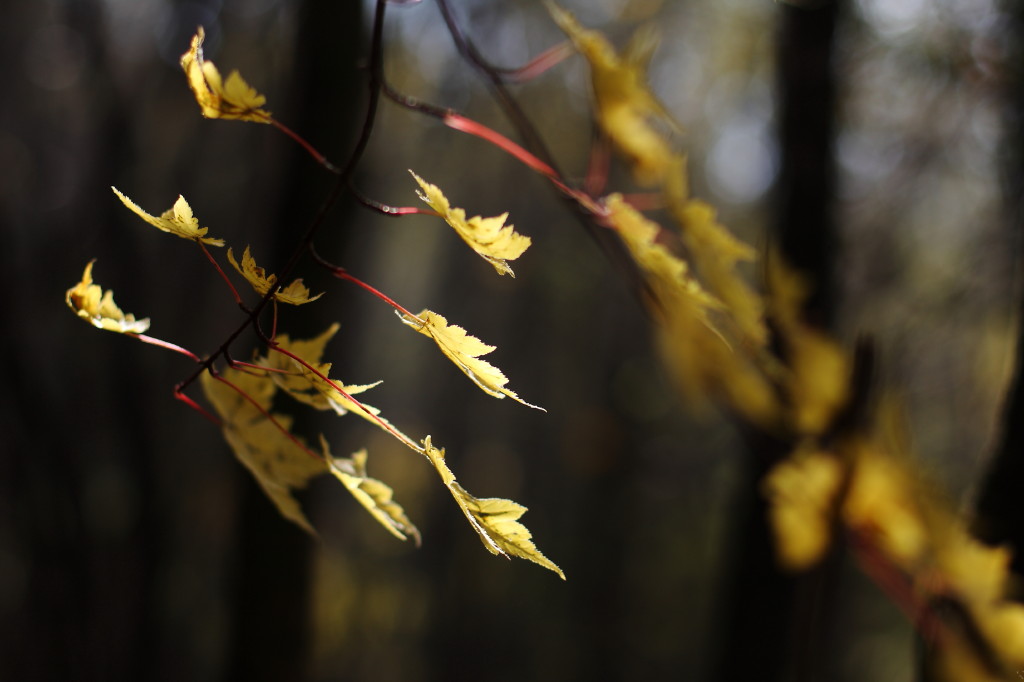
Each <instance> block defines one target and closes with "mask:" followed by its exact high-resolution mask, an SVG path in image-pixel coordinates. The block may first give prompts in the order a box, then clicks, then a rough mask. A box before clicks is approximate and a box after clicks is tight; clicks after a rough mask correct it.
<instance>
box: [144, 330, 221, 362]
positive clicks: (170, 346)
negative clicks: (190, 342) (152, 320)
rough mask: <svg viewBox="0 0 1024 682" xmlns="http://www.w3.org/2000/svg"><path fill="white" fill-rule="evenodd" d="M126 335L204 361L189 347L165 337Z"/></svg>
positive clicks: (197, 360)
mask: <svg viewBox="0 0 1024 682" xmlns="http://www.w3.org/2000/svg"><path fill="white" fill-rule="evenodd" d="M126 336H134V337H135V338H136V339H138V340H139V341H142V342H143V343H148V344H150V345H151V346H159V347H160V348H166V349H167V350H172V351H174V352H175V353H181V354H182V355H184V356H186V357H189V358H192V359H193V360H195V361H196V362H202V361H203V359H202V358H201V357H199V356H198V355H196V354H195V353H193V352H192V351H190V350H188V349H187V348H182V347H181V346H179V345H178V344H176V343H171V342H170V341H164V340H163V339H157V338H154V337H152V336H146V335H145V334H126Z"/></svg>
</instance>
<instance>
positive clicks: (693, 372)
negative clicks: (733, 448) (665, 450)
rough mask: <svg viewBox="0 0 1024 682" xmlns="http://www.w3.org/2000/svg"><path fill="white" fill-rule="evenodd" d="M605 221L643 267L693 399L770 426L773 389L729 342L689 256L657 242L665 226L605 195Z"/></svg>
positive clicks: (674, 362) (673, 361)
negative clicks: (723, 404) (723, 406)
mask: <svg viewBox="0 0 1024 682" xmlns="http://www.w3.org/2000/svg"><path fill="white" fill-rule="evenodd" d="M604 205H605V208H606V209H607V214H606V215H605V217H604V218H605V221H606V222H607V223H608V225H609V226H610V227H612V228H614V229H615V230H616V232H618V234H619V237H620V238H621V239H622V241H623V242H624V243H625V245H626V248H627V249H629V252H630V254H631V255H632V257H633V259H634V260H635V261H636V263H637V265H638V266H639V267H640V270H641V271H642V272H643V274H644V276H645V278H646V280H647V282H648V284H649V285H650V289H651V293H652V294H653V295H654V298H655V303H656V305H655V312H656V313H657V314H658V315H659V318H660V322H661V334H660V337H661V338H660V340H661V343H662V346H663V347H664V355H665V357H666V358H667V360H668V362H669V363H670V365H671V367H672V368H673V369H674V370H675V375H676V376H677V378H678V380H679V383H680V385H681V386H682V388H683V390H684V391H685V393H686V395H687V397H688V398H689V399H690V400H691V402H694V403H698V404H699V400H700V399H703V398H717V399H722V400H724V401H725V402H726V404H728V405H729V406H730V407H731V408H733V409H735V410H736V411H738V412H740V413H741V414H743V415H744V416H746V417H747V418H748V419H750V420H751V421H753V422H755V423H757V424H762V425H768V424H770V423H772V422H773V421H774V419H775V417H776V412H777V401H776V398H775V390H774V388H773V386H772V385H771V383H770V382H769V381H768V379H767V378H766V377H765V376H764V374H763V373H762V372H761V371H760V369H759V367H758V366H757V364H756V363H755V362H754V361H753V360H752V359H751V358H750V357H748V356H747V355H746V354H745V353H744V352H741V351H742V350H744V349H742V348H740V349H737V348H735V347H734V346H735V345H738V344H732V343H729V341H728V339H727V337H726V336H725V334H724V333H723V332H722V331H721V330H720V329H718V327H716V326H715V324H714V322H713V321H712V317H711V315H712V314H713V313H714V314H718V315H721V314H722V313H723V311H724V309H725V306H723V304H722V302H721V301H720V300H718V299H717V298H716V297H715V296H713V295H711V294H710V293H709V292H707V291H706V290H705V289H704V287H703V286H701V284H700V282H699V281H698V280H697V279H696V278H694V276H693V275H692V274H691V273H690V268H689V265H688V264H687V263H686V261H684V260H682V259H681V258H679V257H678V256H676V255H674V254H673V253H671V252H670V251H669V250H668V249H667V248H666V247H665V246H664V245H662V244H660V243H658V241H657V240H658V236H659V234H660V233H661V227H660V226H659V225H658V224H657V223H655V222H653V221H651V220H649V219H647V218H646V217H645V216H644V215H643V214H642V213H640V212H639V211H637V210H636V209H635V208H633V207H632V206H630V205H629V204H628V203H626V202H625V201H624V200H623V198H622V196H621V195H618V194H612V195H609V196H608V197H605V199H604Z"/></svg>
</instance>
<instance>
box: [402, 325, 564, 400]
mask: <svg viewBox="0 0 1024 682" xmlns="http://www.w3.org/2000/svg"><path fill="white" fill-rule="evenodd" d="M399 317H400V318H401V320H402V322H404V323H405V324H407V325H409V326H410V327H412V328H413V329H415V330H416V331H418V332H419V333H420V334H423V335H424V336H429V337H430V338H432V339H434V342H435V343H436V344H437V347H438V348H440V349H441V352H442V353H444V354H445V355H446V356H448V359H449V360H451V361H452V362H454V363H455V366H456V367H458V368H459V369H461V370H462V372H463V374H465V375H466V376H468V377H469V378H470V379H472V381H473V383H474V384H476V385H477V386H479V387H480V389H481V390H482V391H483V392H484V393H487V394H488V395H492V396H494V397H495V398H504V397H505V396H508V397H509V398H512V400H515V401H516V402H519V403H522V404H523V405H526V406H527V407H532V408H534V409H535V410H543V411H545V412H546V411H547V410H544V408H543V407H537V406H536V405H531V404H530V403H528V402H526V401H525V400H523V399H522V398H520V397H519V396H518V395H516V394H515V393H513V392H512V391H510V390H508V389H507V388H505V384H507V383H508V378H507V377H506V376H505V375H504V374H502V373H501V370H500V369H498V368H497V367H495V366H494V365H492V364H490V363H489V362H486V361H485V360H481V359H480V356H481V355H486V354H488V353H490V352H491V351H493V350H494V349H495V346H489V345H487V344H486V343H484V342H483V341H481V340H480V339H478V338H476V337H475V336H470V335H469V334H467V333H466V330H465V329H463V328H462V327H459V326H456V325H450V326H449V324H448V320H446V319H445V318H444V317H443V316H441V315H438V314H437V313H435V312H431V311H429V310H423V311H422V312H420V314H419V315H418V316H416V317H410V316H409V315H404V314H400V315H399Z"/></svg>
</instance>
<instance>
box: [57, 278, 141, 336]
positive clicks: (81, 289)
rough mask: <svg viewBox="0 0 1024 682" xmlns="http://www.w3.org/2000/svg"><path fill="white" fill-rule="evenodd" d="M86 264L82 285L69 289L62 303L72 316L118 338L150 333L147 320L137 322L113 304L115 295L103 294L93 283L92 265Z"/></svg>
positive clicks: (98, 286)
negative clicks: (119, 336) (114, 334)
mask: <svg viewBox="0 0 1024 682" xmlns="http://www.w3.org/2000/svg"><path fill="white" fill-rule="evenodd" d="M94 262H95V261H89V263H88V265H86V266H85V272H83V273H82V281H81V282H79V283H78V284H76V285H75V286H73V287H71V288H70V289H68V291H67V293H66V294H65V295H64V301H65V302H67V304H68V307H69V308H71V309H72V310H74V311H75V314H76V315H78V316H79V317H80V318H82V319H83V320H85V321H86V322H88V323H89V324H91V325H92V326H94V327H98V328H99V329H106V330H107V331H112V332H118V333H120V334H142V333H143V332H145V331H146V330H147V329H149V318H146V319H143V320H136V319H135V316H134V315H132V314H131V313H127V314H126V313H124V312H123V311H122V310H121V309H120V308H118V307H117V304H115V303H114V292H113V291H109V290H108V291H106V292H104V291H103V289H102V288H100V285H98V284H93V283H92V264H93V263H94Z"/></svg>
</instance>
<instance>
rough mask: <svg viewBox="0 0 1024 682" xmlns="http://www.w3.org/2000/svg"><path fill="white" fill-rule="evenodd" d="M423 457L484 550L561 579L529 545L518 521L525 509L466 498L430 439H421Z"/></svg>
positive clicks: (559, 571)
mask: <svg viewBox="0 0 1024 682" xmlns="http://www.w3.org/2000/svg"><path fill="white" fill-rule="evenodd" d="M423 454H424V455H426V457H427V459H428V460H430V463H431V464H432V465H433V466H434V468H435V469H436V470H437V473H438V474H439V475H440V476H441V480H442V481H443V482H444V484H445V486H446V487H447V488H448V491H449V492H450V493H451V494H452V497H454V498H455V502H456V503H458V505H459V508H460V509H462V513H463V514H465V515H466V519H467V520H468V521H469V524H470V525H471V526H473V530H475V531H476V533H477V535H478V536H480V541H481V542H483V543H484V547H486V548H487V551H489V552H490V553H491V554H500V555H502V556H505V557H507V556H509V555H512V556H517V557H520V558H522V559H528V560H530V561H532V562H534V563H537V564H540V565H541V566H543V567H544V568H547V569H549V570H552V571H554V572H555V573H557V574H558V575H559V576H560V577H561V578H562V580H565V574H564V573H563V572H562V569H560V568H559V567H558V566H556V565H555V564H554V563H553V562H552V561H551V560H550V559H548V558H547V557H545V556H544V555H543V554H541V553H540V551H539V550H538V549H537V547H536V545H534V544H533V541H532V539H531V538H532V535H531V533H530V531H529V529H527V528H526V526H524V525H523V524H521V523H519V518H520V517H521V516H522V515H523V514H524V513H525V512H526V507H524V506H523V505H521V504H518V503H516V502H513V501H512V500H506V499H502V498H496V497H489V498H483V499H481V498H477V497H473V496H472V495H470V494H469V493H468V492H466V490H465V489H464V488H463V487H462V486H461V485H459V483H458V481H456V480H455V474H453V473H452V470H451V469H449V468H448V465H447V464H446V463H445V460H444V448H441V449H438V448H435V447H434V446H433V445H432V444H431V442H430V436H427V437H426V438H425V439H424V440H423Z"/></svg>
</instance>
